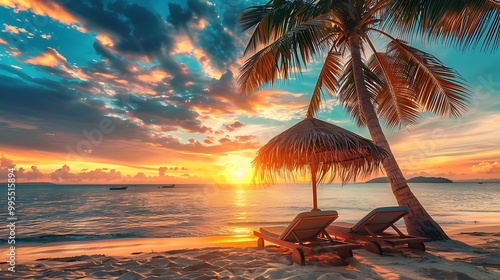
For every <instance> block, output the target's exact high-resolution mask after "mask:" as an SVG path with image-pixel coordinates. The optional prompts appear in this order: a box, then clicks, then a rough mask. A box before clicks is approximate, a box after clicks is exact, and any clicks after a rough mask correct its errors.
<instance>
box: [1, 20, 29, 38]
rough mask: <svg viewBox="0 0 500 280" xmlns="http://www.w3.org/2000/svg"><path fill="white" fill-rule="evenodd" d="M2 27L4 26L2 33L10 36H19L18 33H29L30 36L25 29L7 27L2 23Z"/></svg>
mask: <svg viewBox="0 0 500 280" xmlns="http://www.w3.org/2000/svg"><path fill="white" fill-rule="evenodd" d="M3 26H4V30H2V32H6V33H11V34H20V33H29V34H31V33H30V32H28V30H26V29H24V28H22V27H17V26H13V25H8V24H6V23H4V24H3ZM32 35H33V34H32Z"/></svg>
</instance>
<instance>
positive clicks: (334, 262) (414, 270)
mask: <svg viewBox="0 0 500 280" xmlns="http://www.w3.org/2000/svg"><path fill="white" fill-rule="evenodd" d="M445 230H446V232H447V233H448V235H450V237H451V238H452V239H453V240H452V241H446V242H430V243H427V251H426V252H419V251H413V250H409V249H405V248H397V249H393V248H389V249H388V250H387V251H386V252H384V253H385V255H384V256H378V255H375V254H372V253H370V252H368V251H365V250H355V251H354V257H352V258H348V265H347V266H345V265H344V266H342V265H339V264H340V261H339V259H338V258H336V257H335V256H334V255H332V254H322V255H319V256H312V257H309V258H308V259H307V265H306V266H302V267H301V266H299V265H297V264H293V263H292V261H291V256H290V251H289V250H287V249H283V248H280V247H276V246H268V247H266V248H258V247H255V244H256V243H255V238H254V237H202V238H176V239H172V238H169V239H123V240H116V241H111V242H110V241H95V242H71V243H64V244H57V245H51V246H46V247H42V248H40V247H38V248H35V247H24V248H20V249H19V250H18V252H17V254H18V263H17V265H16V272H15V273H10V272H9V271H7V267H8V264H7V263H5V262H4V263H2V264H1V265H0V266H1V271H0V278H2V279H4V278H12V279H22V278H29V279H46V278H56V279H76V278H85V279H109V278H112V279H146V278H160V279H457V280H467V279H500V225H482V224H481V225H480V224H477V225H474V224H471V225H454V226H445ZM249 246H250V247H249ZM186 248H195V249H186ZM73 256H74V257H73Z"/></svg>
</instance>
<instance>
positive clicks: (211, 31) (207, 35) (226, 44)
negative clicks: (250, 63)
mask: <svg viewBox="0 0 500 280" xmlns="http://www.w3.org/2000/svg"><path fill="white" fill-rule="evenodd" d="M199 43H200V46H201V47H202V48H203V49H204V50H205V52H206V53H207V55H208V56H209V58H210V60H211V62H212V64H213V65H214V66H216V67H217V68H218V69H225V68H227V67H229V66H230V65H233V64H234V62H235V61H236V58H237V57H238V55H239V51H238V48H237V47H236V44H235V43H236V41H235V39H234V37H233V36H232V35H231V34H229V33H228V32H227V31H226V30H224V27H223V26H222V25H221V24H213V23H211V24H210V25H209V26H208V27H207V28H205V29H203V30H202V31H200V37H199Z"/></svg>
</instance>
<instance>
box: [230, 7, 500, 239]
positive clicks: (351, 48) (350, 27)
mask: <svg viewBox="0 0 500 280" xmlns="http://www.w3.org/2000/svg"><path fill="white" fill-rule="evenodd" d="M444 2H446V3H444ZM458 2H460V3H459V4H457V3H458ZM240 23H241V26H242V28H243V30H248V29H250V28H255V29H254V31H253V33H252V35H251V37H250V39H249V42H248V44H247V48H246V50H245V56H248V55H250V57H249V58H248V59H247V60H246V62H245V64H244V65H243V66H242V67H241V69H240V75H239V77H238V86H239V90H240V92H241V93H245V94H250V93H252V92H254V91H256V90H258V89H260V88H261V87H262V86H264V85H266V84H268V83H271V84H274V83H275V82H277V81H278V80H280V79H285V80H286V79H289V78H291V77H294V76H295V75H296V74H297V73H302V71H303V70H304V69H305V67H306V66H307V65H308V64H309V63H311V62H312V61H313V59H316V58H318V57H324V62H323V65H322V69H321V71H320V72H319V76H318V80H317V82H316V85H315V88H314V90H313V93H312V96H311V101H310V104H309V108H308V110H307V116H314V115H315V113H316V112H317V111H318V109H319V107H320V104H321V101H322V98H324V97H323V96H322V93H327V94H329V95H332V96H333V95H338V97H339V100H340V102H341V103H342V104H343V105H344V106H345V108H346V110H347V112H349V113H350V114H351V116H352V117H353V118H354V119H355V121H356V122H357V124H358V125H360V126H366V127H367V128H368V130H369V132H370V135H371V137H372V139H373V141H374V142H375V143H376V144H377V145H379V146H381V147H383V148H384V149H385V150H386V151H387V152H388V153H389V156H388V157H387V159H386V160H385V161H384V163H383V166H384V169H385V172H386V173H387V177H388V178H389V181H390V184H391V188H392V191H393V193H394V195H395V197H396V199H397V202H398V204H399V205H407V206H409V207H410V209H411V210H410V214H409V215H407V216H406V217H405V223H406V227H407V231H408V233H409V234H411V235H417V236H425V237H430V238H432V239H434V240H444V239H448V237H447V236H446V234H445V233H444V231H443V230H442V229H441V227H440V226H439V225H438V224H437V223H436V222H435V221H434V220H433V219H432V218H431V217H430V215H429V214H428V213H427V212H426V210H425V209H424V208H423V206H422V205H421V204H420V202H419V201H418V199H417V198H416V197H415V195H414V194H413V193H412V191H411V189H410V188H409V186H408V184H407V183H406V180H405V178H404V176H403V173H402V171H401V169H400V168H399V166H398V164H397V162H396V160H395V158H394V156H393V154H392V151H391V149H390V146H389V143H388V142H387V139H386V137H385V135H384V133H383V131H382V128H381V125H380V121H379V117H380V118H381V119H383V120H384V121H385V122H386V124H387V125H388V126H389V127H391V128H398V127H402V126H405V127H408V126H413V125H415V124H416V123H417V122H418V118H419V114H420V113H421V112H423V111H428V112H433V113H435V114H437V115H441V116H454V117H458V116H460V115H461V114H462V113H463V112H464V111H465V110H466V108H467V103H468V99H469V95H470V94H469V91H468V90H467V89H466V87H465V86H464V84H463V81H462V79H461V77H460V75H459V74H458V73H457V72H456V71H455V70H453V69H451V68H448V67H446V66H445V65H443V63H441V62H440V61H439V60H438V59H437V58H436V57H434V56H433V55H432V54H429V53H426V52H423V51H421V50H418V49H416V48H414V47H412V46H410V45H409V44H408V43H406V42H405V41H402V40H400V39H398V38H396V37H394V36H392V35H391V34H390V33H397V34H399V35H400V36H403V37H411V36H413V35H415V34H420V35H422V36H423V37H424V38H427V39H429V40H430V39H438V38H439V39H441V40H443V41H445V42H448V43H451V44H458V45H460V46H462V47H464V48H467V47H469V46H472V45H475V44H477V43H481V44H483V47H485V48H490V47H491V48H496V47H498V45H499V42H500V35H499V32H498V31H499V29H500V28H499V23H500V13H499V12H498V3H497V2H496V1H488V0H468V1H467V0H458V1H430V0H406V1H396V0H379V1H376V0H295V1H287V0H274V1H269V2H268V3H267V4H265V5H260V6H252V7H249V8H247V9H245V10H244V11H243V12H242V14H241V17H240ZM374 35H375V36H383V37H385V38H387V39H388V40H389V43H388V44H387V46H386V48H385V50H383V51H380V50H378V49H377V48H376V47H375V43H374V41H373V36H374Z"/></svg>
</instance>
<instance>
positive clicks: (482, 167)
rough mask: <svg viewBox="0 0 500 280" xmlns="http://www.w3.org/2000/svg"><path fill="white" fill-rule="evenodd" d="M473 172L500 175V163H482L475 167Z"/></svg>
mask: <svg viewBox="0 0 500 280" xmlns="http://www.w3.org/2000/svg"><path fill="white" fill-rule="evenodd" d="M471 170H472V172H473V173H490V174H492V173H494V174H497V175H500V162H498V161H495V162H491V163H490V162H481V163H478V164H476V165H473V166H472V168H471Z"/></svg>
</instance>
